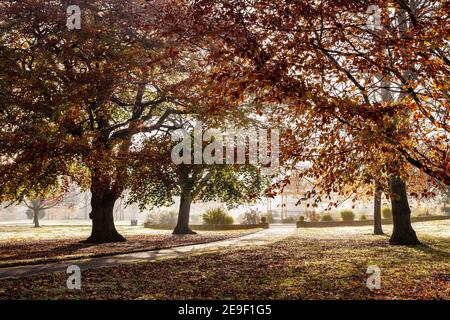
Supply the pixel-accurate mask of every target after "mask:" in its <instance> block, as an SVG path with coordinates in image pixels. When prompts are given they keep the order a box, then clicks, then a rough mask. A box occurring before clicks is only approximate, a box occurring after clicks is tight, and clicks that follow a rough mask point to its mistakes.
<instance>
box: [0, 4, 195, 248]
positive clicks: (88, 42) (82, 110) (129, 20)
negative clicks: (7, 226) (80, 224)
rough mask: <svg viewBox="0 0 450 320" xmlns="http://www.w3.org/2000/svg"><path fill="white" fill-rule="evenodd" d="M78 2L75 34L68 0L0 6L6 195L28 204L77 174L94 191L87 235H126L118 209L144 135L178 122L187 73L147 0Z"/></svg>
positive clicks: (107, 238) (0, 173)
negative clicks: (178, 90)
mask: <svg viewBox="0 0 450 320" xmlns="http://www.w3.org/2000/svg"><path fill="white" fill-rule="evenodd" d="M75 2H76V4H77V5H79V6H80V8H81V21H82V22H81V29H75V30H69V29H68V28H67V26H66V22H67V13H66V12H67V1H51V2H49V1H43V0H30V1H26V2H23V1H2V2H1V3H0V30H1V34H0V54H1V59H0V61H1V62H0V64H1V68H0V80H1V82H2V87H1V89H0V124H1V126H0V127H1V129H0V155H1V165H0V194H1V195H2V198H7V199H9V200H15V201H22V200H23V199H25V198H26V197H28V196H29V195H30V194H32V193H36V192H37V193H39V191H40V190H43V189H45V188H47V187H48V186H49V185H52V184H54V183H55V181H57V179H59V178H60V177H69V178H70V179H71V181H72V182H74V183H77V184H78V185H80V186H82V187H83V188H87V189H89V190H90V192H91V194H92V197H91V207H92V211H91V213H90V218H91V219H92V234H91V236H90V237H89V238H88V239H87V240H86V241H87V242H93V243H101V242H113V241H124V240H125V239H124V237H123V236H121V235H120V234H119V233H118V232H117V230H116V228H115V226H114V221H113V207H114V204H115V202H116V200H117V199H118V198H119V197H120V195H121V194H122V192H123V191H124V190H125V189H126V188H127V187H128V186H129V181H128V176H129V170H128V165H129V163H130V161H132V158H133V157H135V156H137V153H136V152H135V147H136V143H137V142H136V141H137V140H138V139H144V140H145V137H146V136H145V133H154V132H165V131H169V130H171V129H173V128H174V126H173V123H172V120H171V118H172V116H174V115H175V114H177V113H183V112H185V111H186V109H187V108H188V107H187V106H186V105H182V104H181V103H180V100H179V99H177V95H176V88H178V87H182V85H181V83H183V82H185V81H188V80H187V78H188V76H187V69H186V68H185V67H184V65H183V64H182V63H180V61H181V60H182V59H181V58H180V57H179V54H178V51H177V50H176V49H174V48H178V49H179V47H180V46H176V45H174V44H173V42H174V41H175V40H174V39H171V38H169V37H164V36H163V35H161V34H160V33H158V32H157V31H156V30H157V28H156V27H155V26H154V21H153V19H152V18H151V17H152V15H151V11H148V10H147V8H146V6H145V5H146V2H145V1H138V0H136V1H134V0H133V1H121V0H108V1H106V0H104V1H103V0H101V1H88V0H80V1H75ZM130 8H131V9H130ZM144 14H145V17H146V19H145V28H144V27H143V25H144V23H143V21H144V19H143V15H144ZM186 61H187V59H185V60H184V62H183V63H184V64H186ZM136 183H138V182H136Z"/></svg>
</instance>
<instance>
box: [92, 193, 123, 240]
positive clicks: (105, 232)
mask: <svg viewBox="0 0 450 320" xmlns="http://www.w3.org/2000/svg"><path fill="white" fill-rule="evenodd" d="M91 192H92V198H91V207H92V211H91V213H90V215H89V217H90V218H91V219H92V232H91V236H90V237H89V238H87V239H86V240H85V241H83V242H86V243H105V242H121V241H126V239H125V238H124V237H123V236H122V235H120V234H119V233H118V232H117V230H116V227H115V225H114V215H113V211H114V204H115V203H116V200H117V199H118V197H117V195H115V194H114V192H112V191H105V192H102V193H99V192H96V191H94V190H92V189H91Z"/></svg>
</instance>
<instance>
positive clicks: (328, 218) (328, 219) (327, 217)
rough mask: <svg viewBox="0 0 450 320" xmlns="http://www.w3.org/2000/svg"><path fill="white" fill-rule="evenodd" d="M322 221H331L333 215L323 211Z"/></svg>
mask: <svg viewBox="0 0 450 320" xmlns="http://www.w3.org/2000/svg"><path fill="white" fill-rule="evenodd" d="M322 221H333V217H332V216H331V214H329V213H325V214H324V215H323V216H322Z"/></svg>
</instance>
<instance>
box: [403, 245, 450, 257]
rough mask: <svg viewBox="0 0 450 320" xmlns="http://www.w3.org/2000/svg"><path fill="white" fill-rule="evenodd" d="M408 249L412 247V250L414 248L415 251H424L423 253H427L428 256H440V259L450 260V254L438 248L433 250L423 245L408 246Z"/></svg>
mask: <svg viewBox="0 0 450 320" xmlns="http://www.w3.org/2000/svg"><path fill="white" fill-rule="evenodd" d="M408 247H411V248H413V249H415V250H419V251H422V252H424V253H427V254H431V255H437V256H440V257H442V258H444V259H448V260H450V252H448V251H444V250H440V249H437V248H433V247H432V246H430V245H428V244H424V243H422V244H419V245H415V246H408Z"/></svg>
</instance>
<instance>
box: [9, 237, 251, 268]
mask: <svg viewBox="0 0 450 320" xmlns="http://www.w3.org/2000/svg"><path fill="white" fill-rule="evenodd" d="M255 231H258V229H255V230H252V231H249V230H241V231H231V232H230V231H223V232H222V231H211V232H206V231H205V232H199V233H198V234H196V235H171V234H170V233H167V232H166V233H163V234H143V235H136V234H134V235H127V241H126V242H116V243H104V244H95V245H94V244H86V243H79V241H80V240H83V238H70V239H56V240H55V239H53V240H35V241H30V240H27V241H20V242H17V241H2V242H0V266H1V267H6V266H12V265H24V264H34V263H44V262H51V261H59V260H64V259H78V258H85V257H92V256H101V255H106V254H108V255H109V254H118V253H127V252H136V251H145V250H153V249H160V248H170V247H174V246H181V245H188V244H196V243H205V242H212V241H218V240H224V239H229V238H233V237H238V236H243V235H246V234H249V233H253V232H255Z"/></svg>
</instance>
